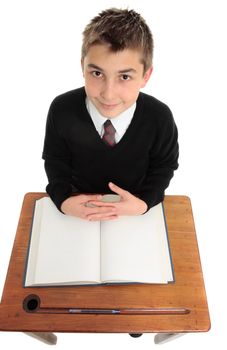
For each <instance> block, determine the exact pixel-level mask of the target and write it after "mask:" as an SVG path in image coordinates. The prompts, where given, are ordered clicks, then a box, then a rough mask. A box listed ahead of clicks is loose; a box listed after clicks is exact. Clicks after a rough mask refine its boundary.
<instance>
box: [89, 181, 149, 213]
mask: <svg viewBox="0 0 227 350" xmlns="http://www.w3.org/2000/svg"><path fill="white" fill-rule="evenodd" d="M109 187H110V189H111V190H112V191H113V192H115V193H117V194H119V195H120V197H121V200H120V201H119V202H114V203H113V202H112V203H103V202H101V201H91V203H92V204H94V205H96V206H98V207H99V206H100V207H102V208H103V207H104V206H105V207H106V208H108V207H110V208H115V209H116V212H115V214H116V215H117V216H122V215H141V214H143V213H145V212H146V211H147V204H146V203H145V202H144V201H143V200H142V199H139V198H138V197H136V196H134V195H133V194H131V193H130V192H128V191H126V190H124V189H122V188H121V187H119V186H117V185H115V184H113V183H112V182H110V183H109Z"/></svg>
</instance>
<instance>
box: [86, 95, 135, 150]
mask: <svg viewBox="0 0 227 350" xmlns="http://www.w3.org/2000/svg"><path fill="white" fill-rule="evenodd" d="M86 107H87V110H88V113H89V114H90V116H91V119H92V121H93V123H94V126H95V128H96V130H97V131H98V133H99V135H100V137H102V136H103V134H104V127H103V124H104V123H105V121H106V120H108V119H110V120H111V123H112V124H113V126H114V128H115V130H116V134H115V141H116V143H117V142H119V141H120V140H121V138H122V137H123V136H124V134H125V132H126V130H127V129H128V127H129V124H130V123H131V120H132V118H133V115H134V112H135V109H136V102H135V103H134V104H133V105H132V106H131V107H129V108H128V109H127V110H126V111H124V112H122V113H121V114H119V115H118V116H117V117H115V118H106V117H104V116H102V115H101V114H100V113H99V111H98V110H97V108H96V107H95V106H94V104H93V103H92V102H91V101H90V99H89V98H88V97H87V98H86Z"/></svg>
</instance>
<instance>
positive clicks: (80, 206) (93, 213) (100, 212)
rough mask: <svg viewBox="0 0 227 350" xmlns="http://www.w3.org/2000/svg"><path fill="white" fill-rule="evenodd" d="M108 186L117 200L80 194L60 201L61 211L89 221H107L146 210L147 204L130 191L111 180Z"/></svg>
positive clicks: (97, 195)
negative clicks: (112, 200) (118, 198)
mask: <svg viewBox="0 0 227 350" xmlns="http://www.w3.org/2000/svg"><path fill="white" fill-rule="evenodd" d="M109 187H110V189H111V191H112V192H114V193H116V194H118V195H119V196H120V198H121V199H120V201H119V202H103V201H102V195H99V194H94V195H93V194H92V195H87V194H81V195H76V196H73V197H70V198H67V199H66V200H65V201H64V202H63V203H62V206H61V210H62V212H63V213H65V214H66V215H71V216H77V217H80V218H82V219H85V220H89V221H107V220H114V219H117V218H118V217H119V216H122V215H141V214H143V213H145V211H146V210H147V204H146V203H145V202H144V201H143V200H141V199H139V198H138V197H136V196H134V195H133V194H131V193H130V192H128V191H126V190H124V189H122V188H121V187H119V186H117V185H115V184H113V183H112V182H110V183H109Z"/></svg>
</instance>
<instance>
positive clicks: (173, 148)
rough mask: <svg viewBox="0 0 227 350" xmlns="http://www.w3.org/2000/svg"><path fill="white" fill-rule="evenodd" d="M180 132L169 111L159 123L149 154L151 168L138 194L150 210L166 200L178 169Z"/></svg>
mask: <svg viewBox="0 0 227 350" xmlns="http://www.w3.org/2000/svg"><path fill="white" fill-rule="evenodd" d="M178 157H179V146H178V131H177V127H176V124H175V122H174V119H173V116H172V113H171V111H170V110H169V109H167V115H166V118H165V119H164V120H162V119H161V120H160V121H159V125H158V128H157V137H156V142H155V145H154V147H152V149H151V150H150V154H149V167H148V170H147V173H146V176H145V178H144V181H143V183H142V186H141V188H140V191H139V193H138V197H139V198H140V199H142V200H144V201H145V202H146V204H147V206H148V210H149V209H150V208H151V207H153V206H154V205H156V204H158V203H160V202H162V201H163V199H164V193H165V189H166V188H167V187H168V186H169V183H170V180H171V178H172V177H173V174H174V170H176V169H177V168H178Z"/></svg>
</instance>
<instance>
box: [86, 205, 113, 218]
mask: <svg viewBox="0 0 227 350" xmlns="http://www.w3.org/2000/svg"><path fill="white" fill-rule="evenodd" d="M84 214H85V216H86V217H88V216H89V215H99V216H102V215H110V216H111V215H115V214H116V209H115V208H113V207H108V208H105V207H97V206H94V207H92V208H91V207H86V208H85V210H84Z"/></svg>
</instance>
